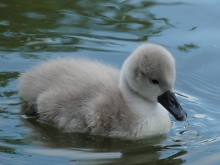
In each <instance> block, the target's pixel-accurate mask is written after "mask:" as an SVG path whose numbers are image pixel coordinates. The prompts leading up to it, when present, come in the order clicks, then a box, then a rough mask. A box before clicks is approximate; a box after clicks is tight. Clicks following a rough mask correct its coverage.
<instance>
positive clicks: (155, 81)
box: [151, 79, 159, 84]
mask: <svg viewBox="0 0 220 165" xmlns="http://www.w3.org/2000/svg"><path fill="white" fill-rule="evenodd" d="M151 82H152V83H153V84H159V81H158V80H155V79H153V80H151Z"/></svg>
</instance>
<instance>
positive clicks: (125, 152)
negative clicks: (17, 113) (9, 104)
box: [23, 119, 186, 164]
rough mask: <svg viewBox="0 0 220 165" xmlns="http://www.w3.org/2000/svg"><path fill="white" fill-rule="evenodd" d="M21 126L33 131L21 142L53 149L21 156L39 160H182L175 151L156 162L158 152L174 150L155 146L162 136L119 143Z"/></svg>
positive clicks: (181, 152)
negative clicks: (35, 155)
mask: <svg viewBox="0 0 220 165" xmlns="http://www.w3.org/2000/svg"><path fill="white" fill-rule="evenodd" d="M23 122H24V124H25V125H26V126H29V127H31V128H32V129H33V134H31V135H29V136H27V137H26V139H25V141H26V142H27V143H29V144H32V145H37V146H43V147H47V148H53V149H38V148H31V149H26V150H25V152H27V153H29V154H39V155H42V156H51V157H65V158H68V159H69V161H70V162H71V161H74V162H87V161H89V162H90V163H91V164H141V163H151V164H157V163H160V162H166V163H167V164H169V163H170V162H172V160H173V159H175V161H174V162H175V163H176V164H181V163H183V162H184V160H182V159H181V158H178V156H181V155H184V154H185V153H186V151H184V150H183V149H181V150H176V151H175V152H174V153H172V154H170V155H169V156H167V157H166V158H164V159H160V157H161V154H160V152H162V151H163V150H169V149H170V148H173V147H174V148H175V147H176V146H169V147H168V146H163V145H159V144H160V143H161V142H162V141H164V140H165V139H166V135H158V136H153V137H148V138H145V139H141V140H123V139H119V138H108V137H103V136H94V135H89V134H86V133H62V132H61V131H60V130H59V129H57V128H54V127H53V126H51V125H47V124H44V123H40V122H38V121H37V120H35V119H28V120H26V119H23ZM100 159H101V160H100Z"/></svg>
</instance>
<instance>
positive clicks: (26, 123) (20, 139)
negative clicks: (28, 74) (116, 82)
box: [0, 0, 220, 165]
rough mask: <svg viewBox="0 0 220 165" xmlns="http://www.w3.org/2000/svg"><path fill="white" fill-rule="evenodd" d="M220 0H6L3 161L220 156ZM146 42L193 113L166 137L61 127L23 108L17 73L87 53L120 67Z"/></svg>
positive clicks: (164, 160) (0, 56) (1, 33)
mask: <svg viewBox="0 0 220 165" xmlns="http://www.w3.org/2000/svg"><path fill="white" fill-rule="evenodd" d="M219 6H220V2H219V1H218V0H213V1H205V0H197V1H189V0H186V1H181V0H180V1H175V2H174V1H162V0H160V1H159V0H158V1H143V0H131V1H125V0H120V1H116V0H109V1H101V0H95V1H89V0H81V1H78V0H75V1H71V0H63V1H58V0H45V1H28V0H26V1H25V0H23V1H22V0H20V1H14V0H10V1H8V0H1V2H0V87H1V88H0V164H3V165H5V164H7V165H11V164H13V165H14V164H18V165H20V164H33V165H34V164H48V165H50V164H51V165H52V164H76V165H81V164H89V165H90V164H126V165H127V164H166V165H168V164H175V165H179V164H184V165H191V164H200V165H201V164H203V165H206V164H209V165H211V164H213V165H215V164H216V165H217V164H219V163H220V158H219V154H220V148H219V145H220V129H219V118H220V112H219V109H220V104H219V101H220V87H219V82H220V76H219V74H218V72H219V61H220V56H219V52H220V42H219V38H220V33H219V31H220V30H219V29H220V21H219V15H220V10H219ZM142 42H155V43H158V44H161V45H163V46H165V47H166V48H167V49H168V50H169V51H170V52H172V54H173V55H174V57H175V59H176V62H177V81H176V85H175V89H176V93H177V96H178V99H179V100H180V102H181V104H182V106H183V107H184V109H185V110H186V111H187V113H188V118H187V121H186V122H185V123H182V122H177V121H175V119H174V118H172V121H173V123H174V126H173V128H172V130H171V131H170V132H169V133H168V134H167V135H166V136H158V137H153V138H151V137H149V138H146V139H143V140H139V141H125V140H119V139H110V138H105V137H99V136H90V135H87V134H76V133H72V134H64V133H61V132H60V131H59V130H57V129H56V128H53V127H52V126H48V125H45V124H43V123H38V122H35V121H34V120H26V119H24V118H22V116H21V114H22V113H21V100H20V98H19V95H18V92H17V83H18V80H17V78H18V76H19V74H20V73H21V72H23V71H25V70H27V69H28V68H31V67H32V66H34V65H36V64H38V63H40V62H42V61H44V60H46V59H49V58H54V57H58V56H86V57H89V58H95V59H98V60H100V61H104V62H106V63H110V64H112V65H115V66H117V67H118V68H120V67H121V65H122V62H123V61H124V60H125V59H126V57H127V56H128V55H129V53H130V52H131V51H133V50H134V49H135V48H136V46H137V45H139V44H140V43H142Z"/></svg>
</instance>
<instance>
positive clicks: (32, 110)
mask: <svg viewBox="0 0 220 165" xmlns="http://www.w3.org/2000/svg"><path fill="white" fill-rule="evenodd" d="M38 115H39V113H38V112H37V104H32V105H30V106H29V107H28V109H27V111H26V112H25V116H26V117H28V118H32V117H37V116H38Z"/></svg>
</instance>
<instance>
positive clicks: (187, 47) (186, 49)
mask: <svg viewBox="0 0 220 165" xmlns="http://www.w3.org/2000/svg"><path fill="white" fill-rule="evenodd" d="M198 48H199V46H197V45H195V44H184V45H183V46H178V49H179V50H180V51H184V52H189V51H191V50H192V49H198Z"/></svg>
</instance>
